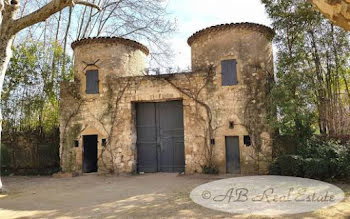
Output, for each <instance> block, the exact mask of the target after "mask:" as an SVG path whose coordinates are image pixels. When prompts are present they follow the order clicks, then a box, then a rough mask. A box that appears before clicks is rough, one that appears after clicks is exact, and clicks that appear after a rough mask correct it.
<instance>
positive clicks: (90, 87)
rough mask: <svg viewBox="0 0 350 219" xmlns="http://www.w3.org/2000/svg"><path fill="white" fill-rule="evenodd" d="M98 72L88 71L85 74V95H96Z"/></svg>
mask: <svg viewBox="0 0 350 219" xmlns="http://www.w3.org/2000/svg"><path fill="white" fill-rule="evenodd" d="M98 82H99V80H98V70H89V71H87V72H86V93H87V94H98V92H99V91H98Z"/></svg>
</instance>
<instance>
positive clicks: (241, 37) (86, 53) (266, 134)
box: [60, 23, 274, 174]
mask: <svg viewBox="0 0 350 219" xmlns="http://www.w3.org/2000/svg"><path fill="white" fill-rule="evenodd" d="M273 35H274V33H273V31H272V30H271V29H270V28H268V27H265V26H261V25H257V24H251V23H239V24H226V25H219V26H214V27H210V28H207V29H204V30H202V31H199V32H197V33H195V34H194V35H193V36H191V37H190V38H189V40H188V43H189V45H190V46H191V49H192V68H193V72H192V73H178V74H167V75H146V74H145V71H144V69H145V57H146V56H147V55H148V50H147V48H145V47H144V46H142V45H141V44H138V43H136V42H134V41H130V40H125V39H121V38H93V39H86V40H82V41H78V42H75V43H73V45H72V47H73V49H74V54H75V81H74V82H70V83H63V84H62V86H61V104H60V107H61V116H60V123H61V126H60V133H61V153H60V154H61V166H62V170H63V171H65V172H72V171H73V172H75V171H77V172H80V171H82V162H83V158H82V155H83V142H82V136H84V135H98V139H99V141H98V142H99V143H98V171H99V172H101V173H105V172H111V173H132V172H136V171H137V168H136V167H137V146H136V142H137V133H136V125H135V124H136V117H135V114H136V110H135V104H136V103H138V102H163V101H170V100H182V101H183V114H184V145H185V155H184V156H185V172H186V173H188V174H191V173H196V172H203V167H204V166H207V165H208V163H211V164H212V165H214V166H215V167H216V168H217V169H218V170H219V172H220V173H226V154H225V153H226V150H225V136H239V149H240V166H241V173H242V174H257V173H260V174H264V173H266V171H267V166H268V163H269V161H270V160H271V151H272V141H271V139H272V131H271V129H270V128H269V126H268V125H267V124H266V122H265V116H266V112H267V110H268V107H267V103H266V102H267V98H266V93H267V92H266V88H267V87H268V85H269V83H272V81H273V57H272V43H271V40H272V38H273ZM227 59H235V60H237V67H238V68H237V76H238V84H237V85H232V86H222V85H221V81H222V74H221V72H222V70H221V61H222V60H227ZM87 70H98V71H99V88H100V92H99V93H98V94H86V93H85V89H86V88H85V77H86V76H85V72H86V71H87ZM271 78H272V80H271ZM232 122H233V124H234V127H230V125H229V124H230V123H232ZM246 135H250V136H251V139H252V146H250V147H247V146H246V145H244V142H243V137H244V136H246ZM102 139H107V145H106V146H102V143H101V142H102ZM212 139H215V144H214V145H211V140H212ZM75 141H78V147H75V146H74V144H76V143H75Z"/></svg>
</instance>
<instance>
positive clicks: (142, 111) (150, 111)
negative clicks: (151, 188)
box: [136, 103, 158, 173]
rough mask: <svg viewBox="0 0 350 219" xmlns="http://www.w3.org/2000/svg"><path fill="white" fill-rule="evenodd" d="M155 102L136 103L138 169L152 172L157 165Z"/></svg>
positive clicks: (156, 168) (155, 169)
mask: <svg viewBox="0 0 350 219" xmlns="http://www.w3.org/2000/svg"><path fill="white" fill-rule="evenodd" d="M155 108H156V105H155V103H138V104H137V105H136V125H137V157H138V171H139V172H146V173H153V172H157V171H158V167H157V159H158V156H157V127H156V120H155V118H156V112H155Z"/></svg>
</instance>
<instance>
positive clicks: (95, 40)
mask: <svg viewBox="0 0 350 219" xmlns="http://www.w3.org/2000/svg"><path fill="white" fill-rule="evenodd" d="M90 43H121V44H124V45H128V46H131V47H134V48H137V49H140V50H141V51H143V52H144V53H145V54H146V55H148V54H149V50H148V48H147V47H146V46H144V45H142V44H141V43H139V42H136V41H134V40H129V39H125V38H121V37H92V38H84V39H81V40H77V41H74V42H73V43H72V49H75V48H76V47H77V46H80V45H85V44H90Z"/></svg>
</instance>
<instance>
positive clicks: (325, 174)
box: [270, 139, 350, 179]
mask: <svg viewBox="0 0 350 219" xmlns="http://www.w3.org/2000/svg"><path fill="white" fill-rule="evenodd" d="M270 174H273V175H285V176H301V177H307V178H315V179H329V178H336V179H345V178H350V147H349V145H341V144H339V143H338V142H336V141H332V140H328V141H325V140H319V139H310V140H308V141H306V142H305V143H304V144H301V145H298V150H297V151H296V154H295V155H280V156H279V157H277V158H276V159H275V160H274V162H272V164H271V165H270Z"/></svg>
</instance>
